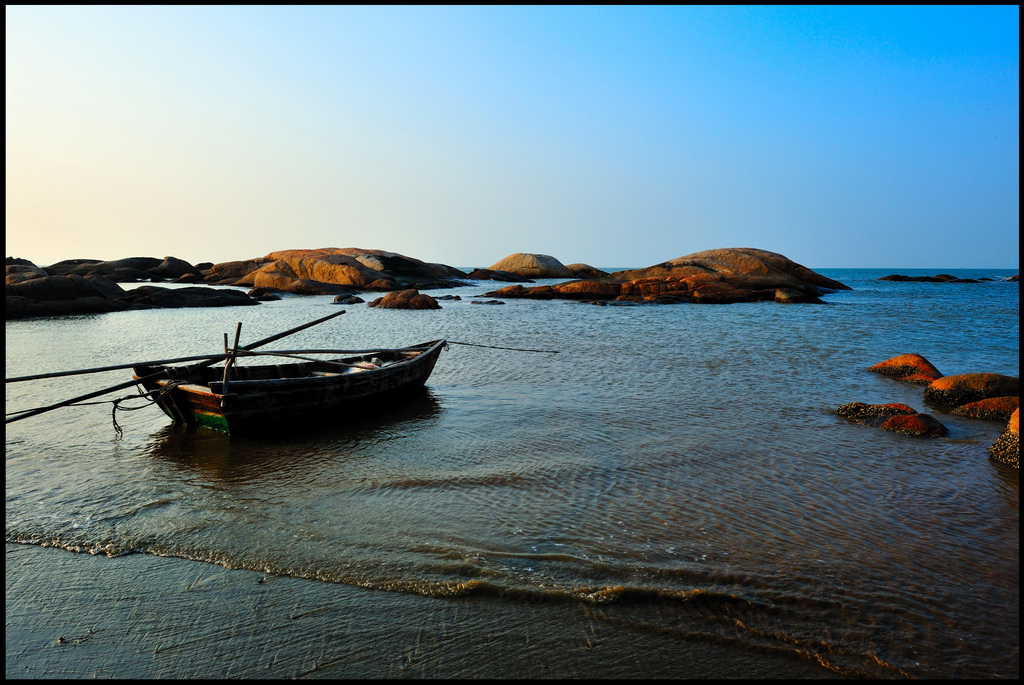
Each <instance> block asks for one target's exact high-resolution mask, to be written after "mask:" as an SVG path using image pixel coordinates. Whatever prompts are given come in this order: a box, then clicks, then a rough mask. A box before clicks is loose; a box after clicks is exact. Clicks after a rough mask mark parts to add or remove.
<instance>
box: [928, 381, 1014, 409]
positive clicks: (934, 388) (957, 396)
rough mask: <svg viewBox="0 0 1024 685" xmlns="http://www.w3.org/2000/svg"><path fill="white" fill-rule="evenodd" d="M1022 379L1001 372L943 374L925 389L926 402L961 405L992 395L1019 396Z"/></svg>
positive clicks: (943, 405) (945, 405)
mask: <svg viewBox="0 0 1024 685" xmlns="http://www.w3.org/2000/svg"><path fill="white" fill-rule="evenodd" d="M1019 396H1020V380H1019V379H1018V378H1016V377H1015V376H1004V375H1003V374H999V373H963V374H959V375H956V376H943V377H942V378H939V379H937V380H935V381H933V382H932V383H931V384H930V385H929V386H928V387H927V388H925V390H924V399H925V401H926V402H929V403H931V404H934V405H936V406H939V407H959V406H960V405H963V404H968V403H970V402H978V401H979V400H985V399H989V398H992V397H1019Z"/></svg>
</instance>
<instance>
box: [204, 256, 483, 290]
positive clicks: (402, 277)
mask: <svg viewBox="0 0 1024 685" xmlns="http://www.w3.org/2000/svg"><path fill="white" fill-rule="evenodd" d="M454 274H457V275H458V276H455V275H454ZM459 277H465V274H463V272H461V271H459V270H458V269H455V268H454V267H448V266H445V265H436V264H427V263H426V262H422V261H420V260H418V259H413V258H412V257H406V256H404V255H400V254H398V253H395V252H386V251H384V250H365V249H361V248H352V247H348V248H338V247H325V248H317V249H300V250H280V251H277V252H271V253H270V254H268V255H266V256H265V257H263V258H262V259H258V260H249V261H247V262H229V263H226V264H217V265H214V267H213V269H211V270H210V273H209V275H208V276H207V280H209V281H213V282H217V283H228V282H230V283H232V284H234V285H247V286H252V287H262V288H268V289H273V290H280V291H285V292H292V293H301V294H315V295H325V294H326V295H337V294H343V292H342V290H344V289H359V290H385V291H389V290H404V289H408V288H409V287H410V286H413V285H414V286H416V287H417V288H449V287H453V286H458V285H462V282H461V281H459V280H457V278H459ZM226 279H233V280H226ZM339 288H340V289H339Z"/></svg>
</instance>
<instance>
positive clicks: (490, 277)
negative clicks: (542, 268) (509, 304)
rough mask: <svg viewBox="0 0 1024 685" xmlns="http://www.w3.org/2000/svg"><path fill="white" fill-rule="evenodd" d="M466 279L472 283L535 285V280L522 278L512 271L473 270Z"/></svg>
mask: <svg viewBox="0 0 1024 685" xmlns="http://www.w3.org/2000/svg"><path fill="white" fill-rule="evenodd" d="M466 278H467V279H469V280H471V281H502V282H505V283H533V279H531V278H527V277H526V276H520V275H519V274H514V273H512V272H510V271H495V270H494V269H473V270H472V271H470V272H469V273H468V274H466Z"/></svg>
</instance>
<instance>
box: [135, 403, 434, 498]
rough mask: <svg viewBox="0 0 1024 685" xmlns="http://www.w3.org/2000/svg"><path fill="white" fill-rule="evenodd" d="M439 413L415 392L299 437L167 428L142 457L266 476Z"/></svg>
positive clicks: (424, 426)
mask: <svg viewBox="0 0 1024 685" xmlns="http://www.w3.org/2000/svg"><path fill="white" fill-rule="evenodd" d="M441 411H442V405H441V402H440V401H439V399H438V398H437V396H436V395H435V393H433V392H432V391H431V390H430V389H429V388H426V387H421V388H417V389H414V390H412V391H410V392H408V393H406V394H404V395H402V396H400V397H393V398H389V399H388V400H387V401H386V404H382V403H379V402H378V403H374V404H370V405H368V406H364V407H361V408H357V407H353V408H348V409H346V410H345V412H344V414H343V415H342V416H339V417H338V418H337V419H336V420H334V421H332V422H330V424H327V423H323V424H320V425H317V424H313V425H308V424H307V425H304V426H303V428H302V429H301V431H299V432H285V433H281V434H276V435H272V436H264V437H260V438H247V437H237V436H229V435H226V434H224V433H221V432H219V431H214V430H210V429H206V428H201V427H194V426H184V425H181V424H173V423H172V424H168V425H167V426H165V427H164V428H161V429H160V430H158V431H156V432H155V433H153V435H152V438H151V439H150V441H149V443H148V444H147V445H146V447H145V454H146V455H148V456H152V457H157V458H160V459H164V460H167V461H169V462H171V463H173V464H177V465H182V466H187V467H190V468H194V469H199V470H201V471H204V472H207V473H208V474H210V475H212V476H216V477H217V478H221V479H228V480H230V479H232V478H236V477H239V476H242V477H244V476H245V475H246V474H250V475H251V474H256V473H259V474H260V475H261V476H266V475H267V474H269V473H272V472H274V471H277V470H280V469H291V468H294V467H295V466H296V462H302V461H307V460H315V459H321V458H323V459H330V458H334V457H335V456H336V455H337V454H338V453H343V452H344V451H345V448H346V446H349V445H356V444H359V443H361V442H363V441H368V442H378V441H382V440H387V439H389V438H391V437H393V436H396V435H401V434H402V433H404V432H407V431H419V430H429V428H430V425H431V423H432V422H436V420H437V418H438V416H439V414H440V413H441Z"/></svg>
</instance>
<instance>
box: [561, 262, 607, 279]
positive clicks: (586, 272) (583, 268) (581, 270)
mask: <svg viewBox="0 0 1024 685" xmlns="http://www.w3.org/2000/svg"><path fill="white" fill-rule="evenodd" d="M565 268H566V269H568V270H569V271H571V272H572V277H573V278H602V277H604V276H607V275H608V272H607V271H601V270H600V269H598V268H596V267H593V266H590V265H589V264H578V263H577V264H566V265H565Z"/></svg>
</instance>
